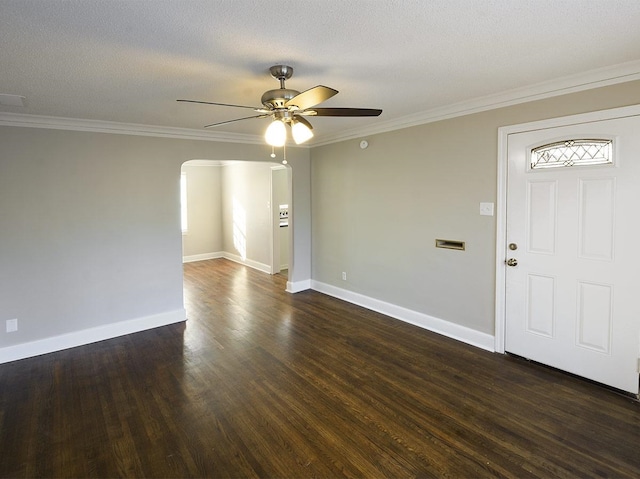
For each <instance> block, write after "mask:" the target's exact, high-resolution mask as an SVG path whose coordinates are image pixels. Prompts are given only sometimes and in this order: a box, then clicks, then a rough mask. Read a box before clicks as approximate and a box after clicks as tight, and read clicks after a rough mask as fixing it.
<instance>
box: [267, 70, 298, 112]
mask: <svg viewBox="0 0 640 479" xmlns="http://www.w3.org/2000/svg"><path fill="white" fill-rule="evenodd" d="M269 72H270V73H271V76H272V77H273V78H275V79H276V80H279V81H280V88H278V89H276V90H269V91H266V92H264V93H263V94H262V98H261V100H260V101H261V102H262V104H263V105H264V106H265V107H267V108H269V109H274V110H277V109H281V108H287V107H286V106H285V103H287V102H288V101H289V100H291V99H292V98H293V97H294V96H296V95H299V94H300V92H299V91H296V90H290V89H288V88H285V85H284V82H285V80H288V79H289V78H291V77H292V76H293V68H292V67H290V66H288V65H274V66H272V67H271V68H269Z"/></svg>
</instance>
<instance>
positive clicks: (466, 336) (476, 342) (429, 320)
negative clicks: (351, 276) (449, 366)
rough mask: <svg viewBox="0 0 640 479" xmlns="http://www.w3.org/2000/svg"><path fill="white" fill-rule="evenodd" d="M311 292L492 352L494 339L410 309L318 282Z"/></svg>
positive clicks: (485, 334) (312, 286) (312, 284)
mask: <svg viewBox="0 0 640 479" xmlns="http://www.w3.org/2000/svg"><path fill="white" fill-rule="evenodd" d="M311 289H313V290H315V291H318V292H320V293H324V294H327V295H329V296H333V297H334V298H338V299H342V300H343V301H347V302H349V303H352V304H356V305H358V306H362V307H363V308H367V309H370V310H372V311H376V312H378V313H382V314H384V315H386V316H390V317H392V318H395V319H399V320H400V321H404V322H405V323H410V324H413V325H414V326H418V327H420V328H423V329H428V330H429V331H432V332H434V333H438V334H442V335H443V336H447V337H449V338H452V339H456V340H458V341H462V342H463V343H466V344H469V345H471V346H475V347H477V348H480V349H484V350H486V351H491V352H493V351H494V342H495V340H494V337H493V336H492V335H490V334H487V333H482V332H480V331H476V330H475V329H471V328H467V327H466V326H461V325H459V324H456V323H452V322H451V321H447V320H444V319H440V318H436V317H434V316H429V315H428V314H423V313H419V312H417V311H413V310H411V309H407V308H403V307H402V306H397V305H395V304H391V303H387V302H385V301H380V300H378V299H375V298H371V297H369V296H365V295H363V294H359V293H354V292H352V291H348V290H346V289H342V288H338V287H336V286H333V285H330V284H326V283H322V282H320V281H311Z"/></svg>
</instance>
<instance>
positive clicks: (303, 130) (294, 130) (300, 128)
mask: <svg viewBox="0 0 640 479" xmlns="http://www.w3.org/2000/svg"><path fill="white" fill-rule="evenodd" d="M291 134H292V135H293V140H294V141H295V142H296V144H297V145H299V144H300V143H304V142H305V141H307V140H308V139H310V138H313V132H312V131H311V130H310V129H309V127H308V126H307V125H305V124H304V123H300V122H295V123H294V124H293V126H291Z"/></svg>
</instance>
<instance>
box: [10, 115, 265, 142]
mask: <svg viewBox="0 0 640 479" xmlns="http://www.w3.org/2000/svg"><path fill="white" fill-rule="evenodd" d="M0 126H19V127H26V128H46V129H52V130H71V131H89V132H95V133H114V134H118V135H135V136H157V137H163V138H178V139H182V140H205V141H221V142H228V143H245V144H247V143H249V144H260V145H262V144H264V139H263V138H262V137H260V136H256V135H245V134H240V133H224V132H220V131H208V130H194V129H191V128H177V127H171V126H156V125H141V124H138V123H119V122H115V121H100V120H83V119H78V118H63V117H57V116H41V115H27V114H23V113H9V112H0Z"/></svg>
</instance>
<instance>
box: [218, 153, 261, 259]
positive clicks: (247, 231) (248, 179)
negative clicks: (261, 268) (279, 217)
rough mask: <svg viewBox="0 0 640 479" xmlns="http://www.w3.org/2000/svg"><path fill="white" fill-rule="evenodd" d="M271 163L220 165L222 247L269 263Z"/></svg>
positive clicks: (244, 256)
mask: <svg viewBox="0 0 640 479" xmlns="http://www.w3.org/2000/svg"><path fill="white" fill-rule="evenodd" d="M271 166H272V165H269V164H264V163H263V164H258V163H237V164H234V165H228V166H224V167H222V224H223V227H222V235H223V238H222V246H223V249H224V251H226V252H229V253H232V254H234V255H237V256H240V257H241V258H242V259H249V260H252V261H256V262H258V263H261V264H263V265H270V264H271V235H272V233H271V207H270V204H271Z"/></svg>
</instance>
